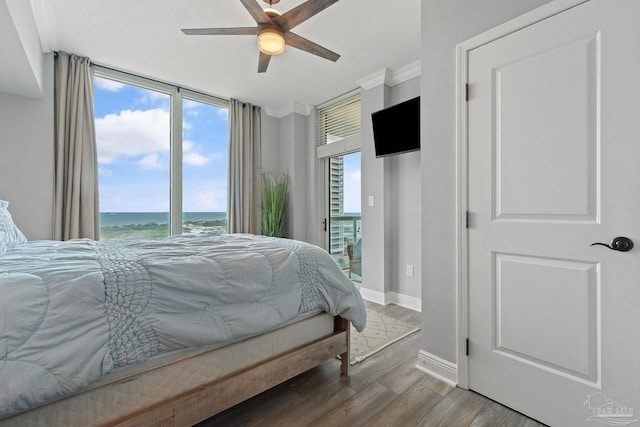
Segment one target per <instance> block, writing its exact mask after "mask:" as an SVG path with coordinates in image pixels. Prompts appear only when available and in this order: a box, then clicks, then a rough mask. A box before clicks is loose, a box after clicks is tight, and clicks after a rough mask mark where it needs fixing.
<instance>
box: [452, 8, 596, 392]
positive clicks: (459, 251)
mask: <svg viewBox="0 0 640 427" xmlns="http://www.w3.org/2000/svg"><path fill="white" fill-rule="evenodd" d="M588 1H590V0H553V1H551V2H549V3H547V4H545V5H542V6H540V7H538V8H536V9H533V10H532V11H530V12H527V13H525V14H523V15H521V16H519V17H517V18H514V19H512V20H510V21H508V22H506V23H504V24H501V25H498V26H497V27H494V28H492V29H490V30H488V31H485V32H484V33H481V34H479V35H477V36H475V37H472V38H470V39H468V40H466V41H464V42H462V43H460V44H458V45H456V310H457V328H456V329H457V337H456V344H457V351H456V354H457V365H456V373H457V378H451V380H452V381H454V382H455V383H456V384H457V385H458V386H459V387H461V388H464V389H468V388H469V356H468V355H467V338H468V337H469V235H468V233H467V228H468V227H473V215H472V214H471V215H469V218H467V211H468V200H469V199H468V196H469V188H468V167H469V163H468V129H467V99H468V98H471V97H473V87H469V88H468V89H467V83H468V65H469V64H468V58H469V52H470V51H471V50H473V49H476V48H478V47H480V46H482V45H485V44H487V43H491V42H492V41H494V40H497V39H499V38H501V37H504V36H506V35H508V34H511V33H513V32H516V31H518V30H521V29H523V28H525V27H527V26H529V25H532V24H535V23H536V22H539V21H542V20H544V19H547V18H549V17H551V16H553V15H556V14H558V13H561V12H564V11H566V10H568V9H571V8H573V7H575V6H578V5H580V4H582V3H586V2H588ZM467 92H468V93H467ZM467 224H468V225H467Z"/></svg>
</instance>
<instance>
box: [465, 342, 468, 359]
mask: <svg viewBox="0 0 640 427" xmlns="http://www.w3.org/2000/svg"><path fill="white" fill-rule="evenodd" d="M466 346H467V348H466V349H465V353H466V354H467V356H468V355H469V338H467V342H466Z"/></svg>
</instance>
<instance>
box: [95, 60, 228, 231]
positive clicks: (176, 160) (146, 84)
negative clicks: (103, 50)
mask: <svg viewBox="0 0 640 427" xmlns="http://www.w3.org/2000/svg"><path fill="white" fill-rule="evenodd" d="M91 71H92V79H93V77H94V76H98V77H102V78H105V79H109V80H114V81H117V82H120V83H125V84H129V85H133V86H138V87H141V88H143V89H148V90H152V91H155V92H160V93H163V94H166V95H169V97H170V100H171V101H170V105H171V107H170V111H169V117H170V129H171V130H170V137H169V161H170V167H169V235H176V234H182V213H183V212H182V163H183V159H182V133H183V111H182V110H183V108H182V107H183V105H184V104H183V100H184V99H187V100H191V101H196V102H201V103H204V104H210V105H213V106H216V107H220V108H226V109H227V110H229V100H226V99H223V98H220V97H217V96H213V95H209V94H206V93H203V92H199V91H196V90H193V89H187V88H183V87H180V86H177V85H174V84H170V83H166V82H162V81H159V80H155V79H151V78H147V77H143V76H139V75H136V74H132V73H128V72H125V71H120V70H116V69H113V68H109V67H105V66H102V65H97V64H92V65H91ZM99 185H100V184H99V183H98V188H99ZM228 191H229V183H228V182H227V192H228ZM227 214H228V208H227ZM227 227H228V222H227Z"/></svg>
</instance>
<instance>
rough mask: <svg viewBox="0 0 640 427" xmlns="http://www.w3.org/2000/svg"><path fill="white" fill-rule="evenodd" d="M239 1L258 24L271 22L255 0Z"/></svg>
mask: <svg viewBox="0 0 640 427" xmlns="http://www.w3.org/2000/svg"><path fill="white" fill-rule="evenodd" d="M240 2H241V3H242V4H243V5H244V7H246V8H247V10H248V11H249V13H250V14H251V16H252V17H253V19H255V21H256V22H257V23H258V24H271V22H272V21H271V18H269V15H267V13H266V12H265V11H264V9H263V8H262V6H260V5H259V4H258V1H257V0H240Z"/></svg>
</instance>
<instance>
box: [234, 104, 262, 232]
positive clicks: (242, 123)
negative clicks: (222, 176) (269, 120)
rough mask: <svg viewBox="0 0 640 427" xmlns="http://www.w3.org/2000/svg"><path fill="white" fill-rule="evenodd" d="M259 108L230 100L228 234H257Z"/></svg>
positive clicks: (259, 168)
mask: <svg viewBox="0 0 640 427" xmlns="http://www.w3.org/2000/svg"><path fill="white" fill-rule="evenodd" d="M260 158H261V154H260V107H256V106H253V105H251V104H247V103H243V102H240V101H238V100H236V99H231V100H230V101H229V196H228V203H227V211H228V215H229V232H230V233H252V234H259V233H260V191H259V185H260V180H261V164H260Z"/></svg>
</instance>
